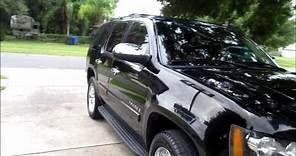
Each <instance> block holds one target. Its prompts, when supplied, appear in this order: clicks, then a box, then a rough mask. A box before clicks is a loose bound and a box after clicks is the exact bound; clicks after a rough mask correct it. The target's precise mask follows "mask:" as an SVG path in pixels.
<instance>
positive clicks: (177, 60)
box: [156, 21, 276, 66]
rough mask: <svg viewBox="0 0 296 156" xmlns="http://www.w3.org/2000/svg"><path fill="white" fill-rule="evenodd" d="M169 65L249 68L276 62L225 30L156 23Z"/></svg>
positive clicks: (244, 39)
mask: <svg viewBox="0 0 296 156" xmlns="http://www.w3.org/2000/svg"><path fill="white" fill-rule="evenodd" d="M156 27H157V31H158V37H159V39H160V41H161V43H162V46H163V47H164V48H161V49H162V59H163V62H164V63H165V64H168V65H184V66H187V65H189V66H195V65H200V63H201V62H203V63H204V62H207V63H213V62H218V61H219V62H224V63H225V62H226V63H231V64H233V63H237V64H243V65H248V66H252V65H254V66H258V65H270V66H271V65H272V66H276V65H275V64H274V63H273V61H272V60H271V59H270V58H269V57H268V56H267V54H266V53H265V52H263V51H262V50H261V49H260V48H258V46H257V45H256V44H254V43H253V42H252V41H251V40H249V39H246V38H244V37H243V36H240V35H238V34H236V33H235V32H232V31H230V30H228V29H226V28H223V27H221V26H215V25H207V24H201V23H193V22H176V21H156Z"/></svg>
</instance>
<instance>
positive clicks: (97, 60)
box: [95, 59, 103, 64]
mask: <svg viewBox="0 0 296 156" xmlns="http://www.w3.org/2000/svg"><path fill="white" fill-rule="evenodd" d="M95 62H96V64H101V63H103V61H101V60H100V59H96V60H95Z"/></svg>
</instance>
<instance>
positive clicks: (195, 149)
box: [87, 14, 296, 156]
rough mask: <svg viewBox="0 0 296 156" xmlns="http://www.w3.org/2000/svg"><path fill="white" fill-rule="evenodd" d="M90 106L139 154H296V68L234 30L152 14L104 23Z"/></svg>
mask: <svg viewBox="0 0 296 156" xmlns="http://www.w3.org/2000/svg"><path fill="white" fill-rule="evenodd" d="M87 79H88V85H89V86H88V94H87V108H88V112H89V116H90V117H91V118H93V119H99V118H105V119H106V120H107V121H108V122H109V123H110V124H111V125H112V127H113V128H114V129H115V131H116V132H117V133H118V134H119V135H120V136H121V138H122V140H123V141H124V142H125V143H126V144H127V145H128V146H129V147H130V148H131V150H132V151H134V152H135V153H136V154H138V155H150V156H183V155H184V156H204V155H212V156H219V155H232V156H248V155H251V156H252V155H253V156H296V142H295V141H296V100H295V99H296V75H295V73H290V72H288V71H286V70H284V69H282V68H280V67H278V65H277V64H276V63H275V62H274V61H273V60H272V58H271V57H270V56H269V55H267V54H266V53H265V52H264V51H263V50H262V49H261V48H260V47H259V46H258V45H257V44H256V43H254V42H253V41H252V40H250V39H248V38H246V37H245V36H244V35H242V34H241V33H239V32H237V30H235V29H234V28H232V27H230V26H227V25H217V24H211V23H205V22H200V21H187V20H180V19H171V18H165V17H159V16H149V15H135V14H134V15H130V16H127V17H122V18H118V19H114V20H112V21H111V22H108V23H105V24H103V25H102V26H100V27H99V28H98V29H96V30H95V31H94V33H93V42H92V43H91V45H90V49H89V51H88V54H87Z"/></svg>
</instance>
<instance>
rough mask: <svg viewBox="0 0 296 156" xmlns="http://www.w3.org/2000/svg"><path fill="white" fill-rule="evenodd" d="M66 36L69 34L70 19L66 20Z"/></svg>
mask: <svg viewBox="0 0 296 156" xmlns="http://www.w3.org/2000/svg"><path fill="white" fill-rule="evenodd" d="M67 36H70V21H69V20H67Z"/></svg>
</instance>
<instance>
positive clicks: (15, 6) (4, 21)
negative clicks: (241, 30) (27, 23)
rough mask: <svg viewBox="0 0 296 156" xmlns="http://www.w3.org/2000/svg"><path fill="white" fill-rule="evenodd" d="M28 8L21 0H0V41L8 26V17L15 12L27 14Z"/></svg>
mask: <svg viewBox="0 0 296 156" xmlns="http://www.w3.org/2000/svg"><path fill="white" fill-rule="evenodd" d="M27 13H28V8H27V6H26V5H25V3H24V1H23V0H0V19H1V20H0V41H2V40H4V36H5V34H6V32H7V30H8V28H9V23H10V17H11V16H12V15H15V14H27Z"/></svg>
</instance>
